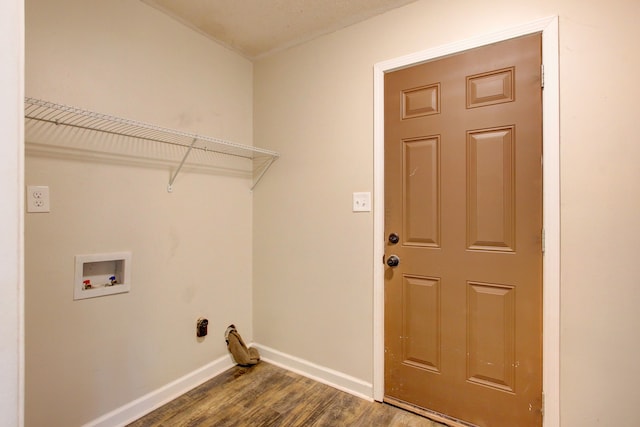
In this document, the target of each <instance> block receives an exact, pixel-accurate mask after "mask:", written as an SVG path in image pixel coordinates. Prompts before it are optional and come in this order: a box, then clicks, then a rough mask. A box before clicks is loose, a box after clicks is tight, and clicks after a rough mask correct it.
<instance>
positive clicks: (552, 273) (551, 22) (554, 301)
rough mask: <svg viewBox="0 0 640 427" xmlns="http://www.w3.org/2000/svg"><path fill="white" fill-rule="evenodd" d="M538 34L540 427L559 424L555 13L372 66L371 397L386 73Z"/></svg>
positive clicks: (379, 359) (376, 388)
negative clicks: (541, 236)
mask: <svg viewBox="0 0 640 427" xmlns="http://www.w3.org/2000/svg"><path fill="white" fill-rule="evenodd" d="M536 32H542V63H543V66H544V74H543V78H544V89H543V91H542V110H543V117H542V121H543V130H542V137H543V143H542V144H543V149H542V151H543V164H544V167H543V227H544V233H545V234H544V247H543V248H544V256H543V276H542V277H543V285H542V286H543V360H542V364H543V373H542V387H543V395H544V400H543V409H544V418H543V427H558V426H560V96H559V93H560V92H559V77H560V76H559V50H558V17H557V16H552V17H548V18H543V19H539V20H536V21H532V22H529V23H525V24H523V25H519V26H515V27H512V28H509V29H506V30H503V31H499V32H495V33H490V34H485V35H481V36H478V37H474V38H470V39H466V40H462V41H459V42H455V43H451V44H447V45H443V46H439V47H436V48H432V49H428V50H425V51H421V52H416V53H413V54H410V55H406V56H402V57H399V58H394V59H391V60H388V61H384V62H380V63H377V64H375V66H374V209H373V222H374V251H373V265H374V272H373V279H374V295H373V303H374V307H373V334H374V336H373V350H374V351H373V371H374V372H373V398H374V399H375V400H377V401H382V399H383V396H384V265H383V263H382V257H383V255H384V74H385V73H386V72H389V71H393V70H397V69H400V68H405V67H409V66H412V65H416V64H419V63H421V62H425V61H429V60H434V59H437V58H440V57H443V56H446V55H451V54H454V53H459V52H462V51H465V50H468V49H472V48H476V47H480V46H484V45H488V44H491V43H496V42H500V41H503V40H507V39H511V38H514V37H519V36H523V35H526V34H532V33H536Z"/></svg>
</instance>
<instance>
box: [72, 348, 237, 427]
mask: <svg viewBox="0 0 640 427" xmlns="http://www.w3.org/2000/svg"><path fill="white" fill-rule="evenodd" d="M234 365H235V363H233V360H232V359H231V356H228V355H227V356H222V357H220V358H219V359H217V360H214V361H213V362H211V363H209V364H207V365H205V366H203V367H201V368H200V369H196V370H195V371H193V372H190V373H188V374H187V375H185V376H183V377H181V378H178V379H177V380H175V381H173V382H171V383H169V384H166V385H164V386H162V387H160V388H159V389H157V390H154V391H152V392H151V393H148V394H146V395H144V396H142V397H140V398H139V399H136V400H134V401H133V402H129V403H127V404H126V405H123V406H121V407H119V408H117V409H114V410H113V411H111V412H109V413H107V414H105V415H103V416H101V417H100V418H97V419H95V420H93V421H90V422H88V423H87V424H84V426H83V427H114V426H125V425H127V424H129V423H131V422H133V421H135V420H137V419H138V418H140V417H142V416H144V415H146V414H148V413H149V412H151V411H153V410H154V409H157V408H159V407H160V406H162V405H164V404H166V403H168V402H170V401H172V400H173V399H175V398H176V397H179V396H181V395H183V394H184V393H186V392H188V391H189V390H192V389H193V388H195V387H197V386H199V385H200V384H202V383H204V382H205V381H208V380H210V379H211V378H213V377H215V376H217V375H220V374H221V373H223V372H224V371H226V370H227V369H229V368H231V367H233V366H234Z"/></svg>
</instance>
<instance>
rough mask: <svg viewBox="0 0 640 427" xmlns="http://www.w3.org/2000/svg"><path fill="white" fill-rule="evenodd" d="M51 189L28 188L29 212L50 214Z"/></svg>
mask: <svg viewBox="0 0 640 427" xmlns="http://www.w3.org/2000/svg"><path fill="white" fill-rule="evenodd" d="M49 210H50V206H49V187H47V186H45V185H28V186H27V212H49Z"/></svg>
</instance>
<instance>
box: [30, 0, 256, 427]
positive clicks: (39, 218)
mask: <svg viewBox="0 0 640 427" xmlns="http://www.w3.org/2000/svg"><path fill="white" fill-rule="evenodd" d="M26 6H27V9H26V28H27V46H26V94H27V96H31V97H36V98H42V99H45V100H50V101H54V102H59V103H63V104H69V105H73V106H77V107H83V108H88V109H91V110H96V111H99V112H103V113H109V114H113V115H117V116H122V117H126V118H130V119H136V120H141V121H145V122H150V123H154V124H157V125H160V126H165V127H169V128H176V129H181V130H185V131H189V132H194V133H199V134H203V135H210V136H215V137H219V138H225V139H229V140H232V141H236V142H239V143H245V144H251V143H252V138H253V135H252V127H253V126H252V102H253V99H252V98H253V92H252V78H253V77H252V64H251V63H250V62H249V61H247V60H246V59H244V58H241V57H239V56H238V55H236V54H233V53H231V52H229V51H228V50H226V49H224V48H222V47H220V46H219V45H217V44H215V43H213V42H211V41H210V40H208V39H206V38H204V37H202V36H201V35H199V34H196V33H195V32H193V31H191V30H189V29H187V28H186V27H184V26H182V25H181V24H178V23H177V22H175V21H173V20H171V19H169V18H168V17H166V16H164V15H162V14H161V13H159V12H158V11H156V10H155V9H152V8H150V7H148V6H146V5H144V4H143V3H141V2H135V1H133V2H132V1H127V0H118V1H109V2H101V1H84V0H57V1H55V2H54V1H48V0H28V1H27V4H26ZM46 136H47V135H46V133H45V135H44V136H41V137H39V139H38V141H28V144H27V163H26V184H38V185H48V186H49V187H50V189H51V213H49V214H26V337H27V342H26V421H27V423H26V425H27V426H44V425H52V424H51V423H52V422H53V424H55V425H60V426H62V425H64V426H78V425H81V424H83V423H84V422H88V421H91V420H94V419H96V418H98V417H99V416H101V415H103V414H105V413H107V412H109V411H111V410H113V409H115V408H118V407H120V406H121V405H124V404H127V403H129V402H131V401H133V400H135V399H137V398H139V397H141V396H143V395H145V394H146V393H149V392H151V391H154V390H156V389H158V388H159V387H161V386H164V385H166V384H168V383H170V382H172V381H174V380H175V379H177V378H179V377H181V376H183V375H185V374H188V373H191V372H192V371H195V370H196V369H199V368H201V367H203V366H204V365H206V364H207V363H209V362H211V361H213V360H215V359H217V358H219V357H223V356H226V354H227V351H226V348H225V344H224V339H223V332H224V330H225V328H226V326H227V325H229V324H230V323H236V325H237V326H238V327H239V328H240V330H241V331H242V333H243V335H244V336H245V337H246V338H247V339H248V340H250V339H251V334H252V331H251V280H252V274H251V263H252V251H251V245H252V237H251V236H252V222H251V215H252V196H251V192H250V191H249V187H250V181H249V180H248V179H245V178H242V177H237V176H231V175H230V174H229V173H221V172H216V171H214V172H209V173H195V172H193V171H189V170H187V171H185V172H183V173H181V174H180V175H179V176H178V179H177V180H176V182H175V186H174V187H175V189H174V191H173V193H168V192H167V191H166V186H167V182H168V179H169V173H170V171H171V170H174V169H175V166H176V164H175V163H174V164H173V165H172V166H166V165H164V164H163V163H155V162H154V163H149V164H144V165H143V166H142V167H141V166H140V165H138V164H135V163H134V162H132V161H130V159H129V158H127V157H118V158H108V159H107V158H105V157H97V158H96V157H94V156H87V155H84V154H82V153H78V152H73V155H59V153H58V152H54V151H48V150H46V149H42V147H40V146H35V145H34V144H33V142H45V143H46V142H49V141H48V140H47V139H48V138H47V137H46ZM83 138H84V139H83V140H81V142H82V143H83V144H85V145H84V146H86V147H88V148H91V149H98V150H100V149H105V148H107V149H109V148H110V147H111V146H110V145H108V144H112V143H113V144H116V143H117V141H113V140H111V139H106V138H104V137H96V136H95V135H90V136H86V137H85V136H84V134H83ZM134 144H137V145H135V146H136V147H140V149H141V150H142V152H141V153H139V154H142V155H145V154H146V153H145V151H146V150H148V151H149V152H150V153H151V152H155V151H163V150H159V149H158V148H157V145H155V144H141V143H134ZM114 251H131V252H132V254H133V263H132V283H131V292H130V293H127V294H120V295H113V296H107V297H100V298H94V299H87V300H81V301H73V280H74V255H76V254H86V253H100V252H114ZM199 316H206V317H208V319H209V321H210V323H209V332H210V334H209V336H208V337H207V338H206V339H205V340H203V341H200V342H199V341H198V340H197V339H196V336H195V325H196V320H197V318H198V317H199Z"/></svg>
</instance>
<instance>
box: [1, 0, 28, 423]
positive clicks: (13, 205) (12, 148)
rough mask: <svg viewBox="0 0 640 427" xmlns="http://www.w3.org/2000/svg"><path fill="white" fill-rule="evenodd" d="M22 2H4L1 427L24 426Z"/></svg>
mask: <svg viewBox="0 0 640 427" xmlns="http://www.w3.org/2000/svg"><path fill="white" fill-rule="evenodd" d="M24 32H25V24H24V1H23V0H10V1H4V2H2V3H0V35H1V37H0V55H1V56H2V58H3V60H2V63H0V92H1V93H2V97H1V98H0V141H1V142H0V179H1V180H2V186H1V187H0V199H1V200H2V205H1V206H0V235H1V236H2V240H0V271H2V277H1V278H0V414H2V416H1V417H0V426H2V427H5V426H6V427H21V426H23V425H24V387H25V386H24V382H25V377H24V375H25V374H24V209H23V206H24V118H23V117H24V115H23V110H24Z"/></svg>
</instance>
